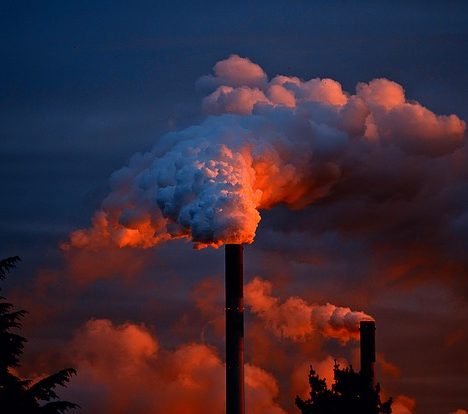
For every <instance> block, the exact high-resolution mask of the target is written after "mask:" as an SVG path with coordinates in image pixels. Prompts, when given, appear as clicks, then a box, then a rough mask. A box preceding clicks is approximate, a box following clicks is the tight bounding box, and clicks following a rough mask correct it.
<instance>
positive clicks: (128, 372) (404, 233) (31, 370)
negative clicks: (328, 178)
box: [0, 0, 468, 414]
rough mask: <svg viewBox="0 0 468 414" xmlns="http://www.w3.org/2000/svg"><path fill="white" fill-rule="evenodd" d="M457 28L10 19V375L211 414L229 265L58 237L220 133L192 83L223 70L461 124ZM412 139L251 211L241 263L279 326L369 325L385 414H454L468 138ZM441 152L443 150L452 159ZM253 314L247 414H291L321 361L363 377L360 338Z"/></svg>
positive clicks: (217, 392)
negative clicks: (204, 134)
mask: <svg viewBox="0 0 468 414" xmlns="http://www.w3.org/2000/svg"><path fill="white" fill-rule="evenodd" d="M251 3H255V4H254V5H252V4H251ZM355 3H359V4H355ZM467 16H468V4H467V3H466V2H462V1H446V2H436V1H424V2H422V1H421V2H420V1H412V2H403V1H393V2H389V1H388V2H387V1H384V2H379V4H378V5H377V4H375V2H367V1H361V2H351V1H326V2H325V1H323V2H320V1H318V2H312V1H300V0H297V1H269V2H264V1H257V2H233V3H232V4H227V2H202V3H197V2H179V1H172V2H150V1H141V2H133V3H132V5H130V3H129V2H120V1H113V2H110V1H99V2H96V1H80V2H59V1H57V2H54V1H47V2H26V1H24V2H13V1H3V2H2V3H1V5H0V19H1V26H2V36H1V37H0V48H1V55H2V65H0V74H1V77H0V88H1V89H0V106H1V111H0V124H1V128H0V172H1V173H0V177H1V184H2V201H1V203H0V233H1V236H2V237H1V239H0V252H1V257H7V256H11V255H19V256H21V258H22V260H23V261H22V263H21V264H20V265H19V267H18V269H17V270H15V271H14V272H13V273H12V274H11V277H9V278H8V280H7V281H6V282H5V283H3V291H2V293H3V294H4V295H5V296H7V297H8V299H9V300H11V301H12V302H13V303H15V305H16V306H18V307H21V308H24V309H26V310H28V311H29V314H28V316H27V318H26V320H25V324H24V331H23V333H24V335H25V336H27V338H28V343H27V346H26V352H25V356H24V360H23V367H22V368H21V370H20V372H21V374H22V375H25V376H28V377H30V378H38V377H40V376H41V375H44V374H46V373H50V372H52V371H53V370H56V369H60V368H62V367H64V366H68V365H70V366H75V367H76V368H77V369H78V376H77V377H75V378H74V379H73V380H72V382H71V384H70V386H69V387H68V388H67V389H66V390H65V389H64V390H60V391H61V392H60V395H63V396H64V397H66V398H68V399H70V400H72V401H76V402H77V403H79V404H80V405H81V406H82V407H83V408H82V410H81V412H82V413H84V414H91V413H97V412H101V413H105V414H114V413H135V414H159V413H169V414H170V413H177V412H182V410H183V409H184V405H183V404H189V403H190V406H191V407H192V408H191V409H192V411H186V412H190V413H193V414H198V413H201V412H212V413H216V412H222V411H221V409H222V407H223V393H224V387H223V386H222V385H221V386H220V385H219V381H223V378H224V377H223V375H224V371H223V369H224V368H223V366H222V364H223V359H224V342H223V341H224V338H223V329H224V328H223V323H224V322H223V297H224V296H223V269H224V268H223V260H224V252H223V249H222V248H220V249H214V248H211V247H208V248H206V249H202V250H195V249H193V248H192V243H190V241H187V240H183V239H182V240H172V241H168V242H166V243H161V244H157V245H156V246H152V247H148V246H147V248H141V246H129V247H121V248H119V247H117V246H115V245H114V244H112V243H108V244H99V243H98V244H97V245H93V246H91V248H87V247H82V246H78V247H77V246H76V244H75V245H73V243H71V244H72V247H71V248H70V245H69V244H67V243H68V242H69V240H70V237H71V236H70V235H71V234H74V233H73V232H74V231H76V230H77V229H85V228H92V226H93V225H92V224H91V220H92V217H93V215H94V214H95V212H96V211H99V210H100V209H102V205H101V203H102V202H103V200H104V199H105V198H106V197H107V195H108V194H109V192H110V191H112V190H111V189H110V184H109V177H110V176H111V174H112V173H113V172H114V171H116V170H119V169H120V168H122V167H123V166H125V165H126V164H127V163H128V162H129V160H130V157H131V156H132V155H133V154H135V153H138V152H145V151H149V150H150V149H151V148H152V147H153V145H158V143H159V142H160V140H161V137H162V136H164V134H165V133H167V132H173V133H174V134H177V131H181V130H183V129H185V128H188V127H190V126H191V125H198V124H203V122H204V120H205V118H206V116H207V112H208V113H211V114H212V115H213V117H214V118H216V117H218V118H219V122H220V124H222V123H223V122H224V121H223V120H224V118H223V116H224V115H219V113H218V112H216V111H218V109H213V108H212V107H209V106H208V105H206V104H205V105H203V104H202V101H203V99H204V97H206V96H207V95H209V94H210V93H211V92H213V91H212V90H208V91H207V90H206V85H204V81H203V79H205V80H206V78H202V79H201V80H200V78H201V77H203V76H205V75H210V74H211V78H210V79H211V80H213V79H215V80H216V77H215V72H213V67H214V65H215V64H216V63H217V62H220V61H223V60H226V59H228V58H229V56H231V55H238V56H240V57H242V58H246V59H249V60H250V61H251V62H254V63H255V64H257V65H259V66H260V67H261V68H262V69H263V71H264V72H265V73H266V74H267V75H268V77H269V79H270V80H271V79H272V78H274V77H275V76H276V75H279V74H281V75H287V76H290V77H293V76H295V77H298V78H300V79H303V80H309V79H314V78H321V79H323V78H331V79H334V80H336V81H337V82H339V83H340V84H341V86H342V89H343V91H346V93H347V94H348V95H354V94H356V85H357V84H358V83H360V82H367V83H368V82H370V81H371V80H372V79H376V78H386V79H389V80H391V81H393V82H396V83H397V84H399V85H401V86H402V87H403V89H404V91H405V96H406V101H407V102H409V103H413V104H415V105H416V103H419V104H420V105H422V106H424V107H426V108H428V109H429V110H430V111H432V112H433V113H434V114H436V115H451V114H455V115H456V116H457V117H458V118H459V119H460V120H465V121H466V120H468V100H467V99H466V96H467V92H468V57H467V53H466V52H467V50H468V18H467ZM197 80H198V81H197ZM205 99H206V98H205ZM203 102H206V101H203ZM217 104H219V102H218V103H217ZM207 108H208V109H207ZM216 108H218V107H216ZM259 108H260V109H258V111H260V112H258V113H262V114H263V112H261V111H263V110H265V109H262V108H263V107H262V104H260V105H259ZM311 108H312V107H311ZM317 108H318V107H317ZM317 108H316V107H313V108H312V109H310V108H309V109H310V111H312V112H311V113H313V114H314V115H313V116H318V117H322V115H321V114H322V112H320V108H319V109H317ZM418 108H419V106H418ZM220 111H221V110H220ZM233 111H234V110H233ZM233 111H231V110H229V109H226V108H224V107H223V109H222V113H225V112H233ZM251 111H253V112H254V113H255V109H252V110H251ZM265 111H266V110H265ZM233 113H240V112H235V111H234V112H233ZM317 114H318V115H317ZM250 115H251V112H249V113H248V114H244V113H242V114H241V115H240V116H244V117H246V118H248V117H249V116H250ZM265 116H267V115H265ZM268 116H270V115H268ZM271 116H273V115H271ZM275 116H276V115H275ZM323 116H324V115H323ZM275 119H276V118H275ZM314 119H315V118H314ZM389 119H390V118H389ZM412 119H413V118H411V119H410V120H409V121H408V124H405V125H410V127H406V126H402V127H401V128H400V118H391V119H390V120H389V121H388V125H387V127H388V128H389V129H391V128H395V130H396V131H397V132H395V133H394V135H392V136H391V138H389V139H393V140H394V141H392V142H396V143H397V144H394V143H392V142H390V141H388V142H387V141H385V143H384V144H382V145H381V146H379V148H378V149H376V150H375V151H374V150H373V149H372V150H369V152H368V153H367V152H363V153H361V152H359V149H360V148H361V147H359V148H358V147H356V148H354V149H353V151H354V152H353V154H351V155H349V154H348V155H349V157H348V158H346V161H343V163H342V164H340V165H341V166H342V174H341V175H340V177H339V178H338V179H336V180H335V181H333V183H332V184H330V187H327V191H326V193H324V194H321V196H320V197H316V198H314V199H311V200H310V202H309V203H306V205H300V206H299V205H288V203H287V202H284V201H280V202H279V203H277V204H275V205H274V206H268V208H266V209H265V210H262V211H261V212H260V213H261V216H262V220H261V221H260V224H259V226H258V229H257V232H256V237H255V242H254V243H253V244H250V245H246V247H245V264H246V268H245V276H246V283H251V281H252V280H253V279H254V277H256V276H257V277H259V278H260V279H261V280H263V281H268V282H265V283H267V284H268V283H271V288H272V292H271V295H272V296H273V297H275V298H278V300H276V301H273V303H275V304H276V305H278V304H279V303H288V302H287V300H288V298H291V297H294V298H297V297H300V298H302V299H303V301H305V302H304V303H307V304H321V305H324V304H326V303H330V304H334V305H336V306H341V307H349V308H351V309H352V310H353V311H362V312H365V313H366V314H369V315H372V317H374V318H375V320H376V324H377V352H378V360H379V362H378V364H377V372H378V378H379V380H380V381H381V384H382V389H383V393H384V395H385V396H386V397H389V396H393V397H394V398H395V399H396V400H397V403H396V404H395V410H394V413H396V414H408V413H410V414H411V413H413V414H449V413H455V412H457V410H459V411H458V412H457V413H458V414H462V413H466V411H464V410H468V358H467V352H466V342H467V341H468V329H467V328H466V326H468V283H467V274H468V260H467V255H466V248H467V247H468V146H467V145H466V136H467V134H466V129H465V127H464V126H463V128H462V131H461V135H460V137H461V138H460V137H459V139H458V141H457V142H456V144H453V145H451V144H450V145H449V146H448V147H442V146H439V147H437V149H434V148H435V147H427V146H425V144H424V143H422V144H421V142H420V141H417V142H416V141H414V142H413V141H411V137H412V136H416V135H417V134H418V133H419V132H418V131H419V130H420V128H423V127H421V125H423V126H424V125H427V123H424V122H422V123H421V124H418V123H412ZM214 122H218V120H215V121H214ZM405 122H406V121H405ZM415 122H416V121H415ZM462 123H463V122H462ZM203 125H204V124H203ZM460 125H461V124H460ZM405 128H406V129H405ZM424 128H425V127H424ZM431 128H432V127H430V126H429V127H427V130H424V131H425V132H423V133H421V137H422V138H421V140H423V139H425V137H426V136H428V137H429V138H428V139H431V138H430V137H432V135H431V133H432V132H431ZM408 131H409V132H408ZM444 131H445V130H443V132H441V134H442V135H440V134H439V135H440V136H439V135H437V136H436V137H435V138H433V139H434V140H439V141H440V142H442V141H443V140H444V139H446V141H444V142H447V140H449V137H448V136H447V137H445V135H444V134H445V132H444ZM434 134H435V133H434ZM418 136H419V135H418ZM418 139H419V138H418ZM450 139H451V138H450ZM405 140H407V141H405ZM410 141H411V142H412V143H413V144H411V145H413V146H412V147H411V148H410V149H409V150H408V151H407V147H405V146H404V145H406V144H405V142H410ZM439 141H437V142H439ZM401 142H403V144H401V147H400V146H399V145H400V143H401ZM437 142H436V143H435V144H434V145H439V144H437ZM371 145H373V144H371ZM428 145H429V144H428ZM431 145H432V144H431ZM440 145H442V144H440ZM447 145H448V144H447ZM428 148H430V149H428ZM440 148H443V149H440ZM327 150H328V149H327ZM405 151H407V152H405ZM334 156H335V155H334V154H332V155H329V154H328V153H327V155H326V157H334ZM327 160H328V158H327ZM96 246H97V247H96ZM260 279H256V280H260ZM249 286H252V285H249ZM301 303H303V302H301ZM311 306H312V305H311ZM251 310H252V311H251V312H249V313H247V314H246V362H247V363H248V364H250V365H249V368H248V373H247V376H248V378H247V407H248V409H249V410H248V412H249V414H284V413H287V414H292V413H298V412H299V411H298V410H297V409H296V408H295V407H294V397H295V396H296V394H302V395H303V394H304V384H305V385H307V374H308V366H309V365H310V364H311V363H312V364H314V365H315V366H317V367H319V372H321V373H322V375H328V376H329V373H330V370H331V367H332V363H333V358H337V359H338V360H339V361H342V362H343V363H352V364H353V365H354V366H359V359H358V347H359V343H358V342H357V341H355V340H354V339H353V338H351V339H350V340H348V339H349V338H345V339H344V340H343V338H342V337H341V336H340V335H335V336H333V335H328V334H326V333H325V334H324V333H323V332H320V330H319V329H315V330H312V331H311V332H307V333H306V334H304V335H302V334H301V335H299V336H295V335H288V334H285V333H284V331H282V333H281V332H280V333H278V331H277V330H276V331H275V322H274V321H273V320H272V319H269V318H270V316H268V315H267V316H265V313H262V312H261V311H259V312H256V311H255V308H254V307H252V309H251ZM278 312H279V313H278V314H280V313H281V312H287V307H283V308H281V309H280V311H278ZM271 318H273V317H271ZM286 319H287V318H286ZM286 319H285V320H286ZM284 323H285V324H286V323H287V322H284ZM197 364H199V365H200V366H198V365H197ZM139 381H142V383H143V382H144V384H145V385H141V384H140V382H139ZM194 384H196V385H197V386H198V387H199V388H197V387H195V386H194ZM155 390H159V391H155ZM174 399H176V400H178V399H179V400H180V401H179V402H177V404H180V405H177V404H176V403H175V402H174ZM197 407H200V408H197ZM220 407H221V408H220Z"/></svg>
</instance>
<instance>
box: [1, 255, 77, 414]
mask: <svg viewBox="0 0 468 414" xmlns="http://www.w3.org/2000/svg"><path fill="white" fill-rule="evenodd" d="M20 260H21V259H20V258H19V257H18V256H15V257H9V258H7V259H4V260H1V261H0V280H3V279H5V277H6V276H7V274H8V272H9V271H10V270H11V269H13V268H14V267H15V266H16V264H17V263H18V262H19V261H20ZM0 290H1V289H0ZM25 314H26V312H25V311H24V310H15V309H14V307H13V305H12V304H11V303H8V302H5V298H4V297H2V296H0V412H1V413H2V414H3V413H4V414H36V413H37V414H44V413H47V414H61V413H64V412H65V411H67V410H69V409H72V408H78V407H79V406H78V405H77V404H74V403H71V402H68V401H51V400H58V398H59V397H58V395H57V394H56V393H55V391H54V389H55V387H57V385H61V386H65V385H66V383H68V381H69V380H70V377H71V376H72V375H74V374H76V371H75V370H74V369H73V368H67V369H64V370H62V371H59V372H57V373H55V374H53V375H50V376H49V377H46V378H43V379H41V380H40V381H37V382H35V383H32V381H30V380H22V379H21V378H19V377H17V376H16V375H14V373H13V370H12V369H13V368H15V367H17V366H19V358H20V357H21V355H22V354H23V348H24V343H25V342H26V338H24V337H22V336H21V335H18V334H16V333H14V332H12V329H19V328H21V320H22V318H23V317H24V316H25ZM44 402H45V403H44Z"/></svg>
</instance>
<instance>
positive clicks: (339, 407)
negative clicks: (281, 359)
mask: <svg viewBox="0 0 468 414" xmlns="http://www.w3.org/2000/svg"><path fill="white" fill-rule="evenodd" d="M333 372H334V383H333V385H332V387H331V389H329V388H328V387H327V384H326V382H325V380H324V379H321V378H320V377H319V376H318V375H317V373H316V372H315V371H314V369H313V368H312V367H310V372H309V384H310V388H311V391H310V398H309V399H307V400H302V399H301V398H300V397H299V396H297V397H296V405H297V407H298V408H299V410H301V413H302V414H391V412H392V409H391V405H392V399H391V398H390V399H389V400H388V401H386V402H384V403H382V402H381V401H380V385H379V384H377V386H376V387H370V386H369V385H368V384H367V382H366V381H364V380H363V378H362V377H361V374H360V373H359V372H356V371H354V370H353V367H352V366H350V367H348V368H343V369H341V368H340V366H339V365H338V364H337V363H336V361H335V366H334V369H333Z"/></svg>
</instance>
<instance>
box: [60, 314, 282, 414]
mask: <svg viewBox="0 0 468 414" xmlns="http://www.w3.org/2000/svg"><path fill="white" fill-rule="evenodd" d="M68 349H69V350H70V352H71V354H72V361H71V363H73V364H74V366H76V367H77V368H78V371H79V375H78V376H77V378H76V381H75V380H74V381H73V383H72V384H71V385H70V387H69V388H68V389H67V390H66V393H67V395H66V397H67V398H69V399H71V400H73V401H79V402H80V405H81V406H82V410H81V411H82V412H83V414H90V413H107V414H117V413H132V414H155V413H165V414H179V413H183V412H190V413H192V414H202V413H207V412H210V413H220V412H223V410H224V407H225V400H224V398H225V397H224V387H223V386H222V384H223V383H224V376H225V369H224V365H223V363H222V361H221V359H220V357H219V356H218V354H217V351H216V350H215V349H214V348H212V347H210V346H207V345H205V344H200V343H186V344H182V345H180V346H178V347H177V348H175V349H165V348H163V347H162V346H161V345H160V343H159V341H158V340H157V339H156V337H155V335H154V334H153V333H151V332H150V331H149V330H148V328H146V327H145V326H144V325H137V324H132V323H125V324H122V325H115V324H113V323H112V322H111V321H110V320H107V319H94V320H90V321H88V322H87V323H86V324H84V325H83V326H82V327H81V328H80V329H79V330H78V332H76V334H75V336H74V338H73V339H72V341H71V343H70V344H69V347H68ZM245 382H246V405H247V410H248V412H249V413H252V414H264V413H271V414H286V413H285V411H284V410H283V409H282V408H281V407H280V406H279V405H278V404H277V403H276V402H275V399H276V398H277V396H278V393H279V390H278V385H277V382H276V380H275V378H274V377H273V376H272V375H271V374H269V373H268V372H266V371H265V370H263V369H261V368H259V367H256V366H253V365H249V364H247V365H246V378H245Z"/></svg>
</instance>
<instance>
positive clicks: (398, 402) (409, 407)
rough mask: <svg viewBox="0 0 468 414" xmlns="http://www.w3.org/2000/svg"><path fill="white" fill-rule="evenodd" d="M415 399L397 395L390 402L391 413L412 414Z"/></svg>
mask: <svg viewBox="0 0 468 414" xmlns="http://www.w3.org/2000/svg"><path fill="white" fill-rule="evenodd" d="M415 408H416V401H415V400H414V399H413V398H410V397H408V396H406V395H399V396H398V397H397V398H395V401H394V402H393V404H392V413H393V414H413V413H414V409H415Z"/></svg>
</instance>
